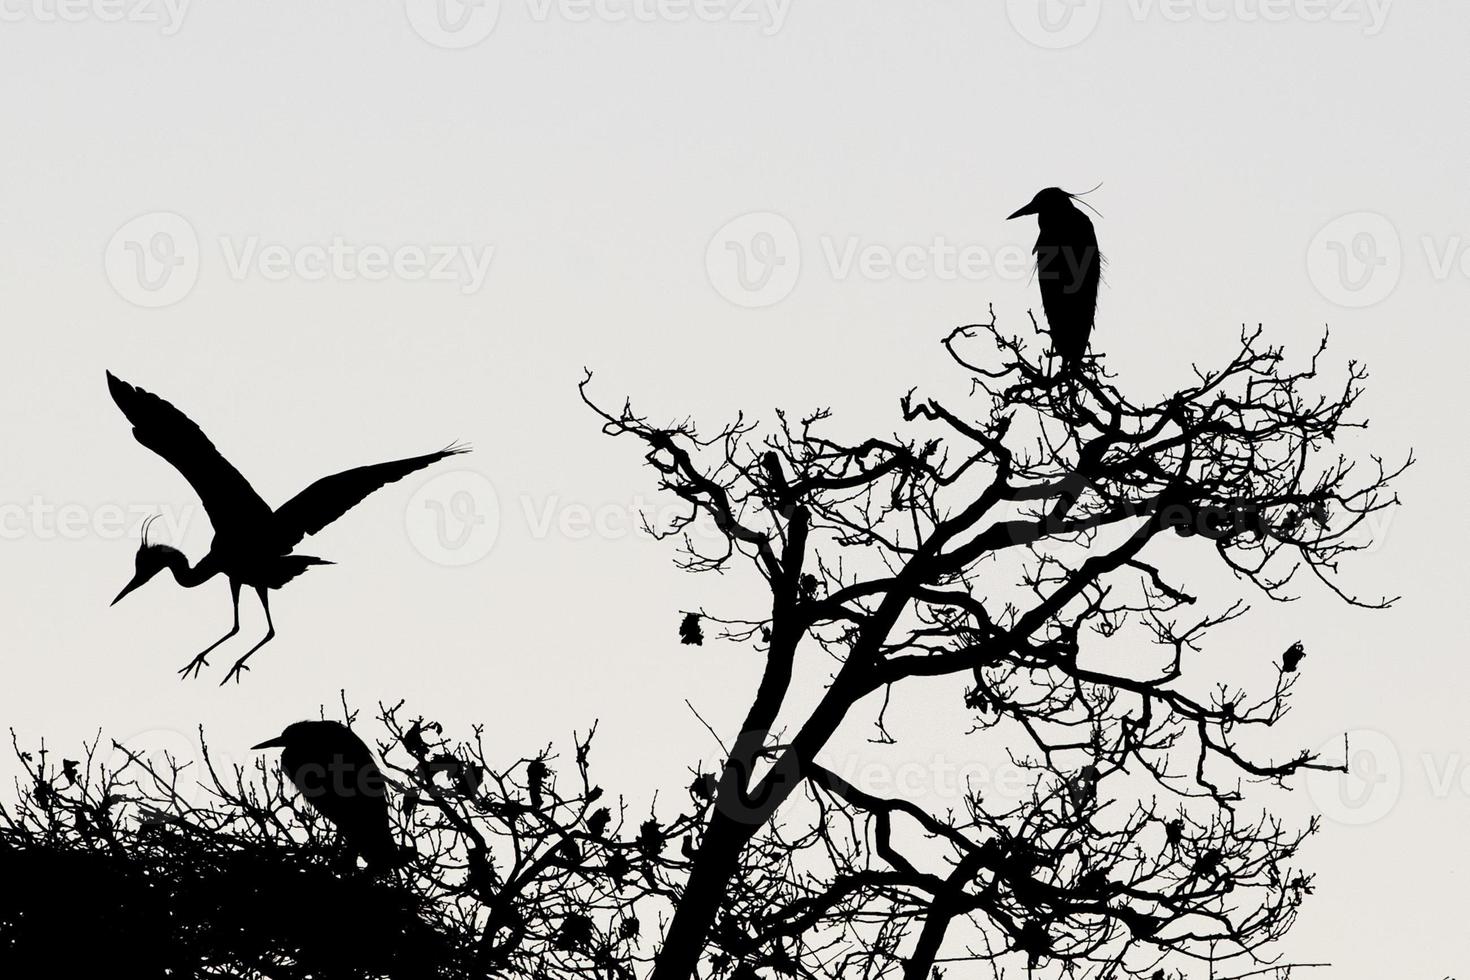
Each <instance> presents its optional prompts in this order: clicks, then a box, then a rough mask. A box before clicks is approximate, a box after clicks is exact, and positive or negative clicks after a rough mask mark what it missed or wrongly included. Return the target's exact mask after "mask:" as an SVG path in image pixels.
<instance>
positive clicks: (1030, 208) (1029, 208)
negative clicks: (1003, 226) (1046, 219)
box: [1006, 201, 1036, 221]
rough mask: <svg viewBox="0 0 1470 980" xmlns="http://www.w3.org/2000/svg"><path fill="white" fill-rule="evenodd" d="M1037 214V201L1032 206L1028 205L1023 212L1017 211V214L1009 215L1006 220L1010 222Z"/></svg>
mask: <svg viewBox="0 0 1470 980" xmlns="http://www.w3.org/2000/svg"><path fill="white" fill-rule="evenodd" d="M1035 213H1036V202H1035V201H1032V202H1031V203H1030V204H1028V205H1026V206H1025V207H1024V208H1022V209H1021V210H1019V211H1017V212H1016V213H1015V214H1008V215H1006V220H1007V221H1010V220H1011V219H1012V218H1021V217H1024V216H1026V215H1028V214H1035Z"/></svg>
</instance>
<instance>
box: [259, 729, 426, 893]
mask: <svg viewBox="0 0 1470 980" xmlns="http://www.w3.org/2000/svg"><path fill="white" fill-rule="evenodd" d="M251 748H252V749H275V748H279V749H280V750H281V770H282V771H283V772H284V773H285V774H286V776H287V777H288V778H289V779H290V780H291V783H292V784H293V785H294V786H295V787H296V789H297V790H298V791H299V792H300V793H301V796H302V798H303V799H305V800H306V801H307V802H308V803H310V804H311V805H312V806H314V807H316V808H317V809H318V810H320V811H321V814H322V816H324V817H326V818H327V819H328V820H330V821H332V823H333V824H334V825H336V827H337V829H338V830H339V831H340V832H341V834H342V838H343V840H345V841H346V842H347V846H348V847H350V848H351V849H352V850H353V852H354V853H356V854H357V855H358V856H359V857H361V858H362V859H363V860H364V861H365V862H367V866H368V868H369V870H372V871H386V870H388V869H390V868H392V867H394V866H395V865H396V864H398V863H399V852H398V845H397V844H395V843H394V841H393V829H392V827H391V826H389V823H388V798H387V787H386V784H385V783H384V780H383V773H382V772H381V771H380V770H379V769H378V764H377V763H376V762H374V761H373V754H372V752H371V751H369V750H368V747H367V746H366V745H364V744H363V741H362V739H360V738H358V737H357V736H356V735H354V734H352V729H350V728H348V727H347V726H346V725H344V724H342V723H340V722H336V721H298V722H296V723H295V724H293V725H287V726H286V730H285V731H283V732H282V733H281V734H280V735H277V736H276V737H275V738H272V739H267V740H266V741H264V742H261V743H260V744H259V745H252V746H251Z"/></svg>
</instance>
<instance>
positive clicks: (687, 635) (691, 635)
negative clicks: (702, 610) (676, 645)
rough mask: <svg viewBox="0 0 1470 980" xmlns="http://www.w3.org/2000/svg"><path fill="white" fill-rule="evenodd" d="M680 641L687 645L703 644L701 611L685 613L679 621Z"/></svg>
mask: <svg viewBox="0 0 1470 980" xmlns="http://www.w3.org/2000/svg"><path fill="white" fill-rule="evenodd" d="M679 642H680V643H683V644H685V645H692V646H703V645H704V630H703V628H701V627H700V625H699V613H685V614H684V618H683V619H681V620H680V621H679Z"/></svg>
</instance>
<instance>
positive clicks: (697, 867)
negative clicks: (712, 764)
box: [650, 809, 756, 980]
mask: <svg viewBox="0 0 1470 980" xmlns="http://www.w3.org/2000/svg"><path fill="white" fill-rule="evenodd" d="M755 830H756V827H755V826H752V825H745V824H742V823H739V822H738V821H735V820H732V819H730V818H729V817H727V816H725V815H724V814H722V813H720V812H719V810H718V809H716V810H715V812H714V814H713V815H712V816H711V818H710V823H709V827H707V828H706V829H705V832H704V839H703V840H702V841H701V842H700V845H699V850H698V852H697V853H696V854H695V857H694V867H693V869H692V870H691V871H690V874H689V883H688V884H687V885H686V886H685V888H684V895H683V897H682V898H681V899H680V901H679V904H678V906H677V907H676V908H675V909H674V918H673V921H671V922H670V923H669V931H668V933H667V934H666V935H665V936H664V944H663V947H662V948H661V949H660V950H659V952H658V957H657V958H656V959H655V960H654V964H653V975H652V976H651V977H650V980H688V978H689V977H691V976H693V975H694V969H695V967H696V966H698V965H699V957H700V954H701V953H703V952H704V945H705V937H707V936H708V935H709V931H710V929H711V928H713V926H714V924H715V916H716V915H717V914H718V913H719V910H720V903H721V902H722V901H723V900H724V898H725V889H726V888H727V887H728V885H729V883H730V877H731V876H732V875H733V874H735V871H736V869H737V868H738V866H739V861H740V851H741V849H742V848H743V847H744V846H745V843H746V841H748V840H749V839H750V836H751V834H753V833H754V832H755Z"/></svg>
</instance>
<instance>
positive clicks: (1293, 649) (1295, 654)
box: [1281, 640, 1307, 674]
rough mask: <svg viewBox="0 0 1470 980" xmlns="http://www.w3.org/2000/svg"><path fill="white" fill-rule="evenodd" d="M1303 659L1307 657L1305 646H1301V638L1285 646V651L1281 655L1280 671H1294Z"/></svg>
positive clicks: (1291, 672) (1290, 672)
mask: <svg viewBox="0 0 1470 980" xmlns="http://www.w3.org/2000/svg"><path fill="white" fill-rule="evenodd" d="M1305 659H1307V648H1306V647H1304V646H1302V641H1301V640H1297V641H1296V642H1295V643H1293V644H1292V645H1291V646H1289V647H1287V648H1286V652H1285V653H1283V654H1282V655H1281V670H1282V672H1283V673H1287V674H1294V673H1296V669H1297V668H1298V667H1300V666H1301V663H1302V661H1303V660H1305Z"/></svg>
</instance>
